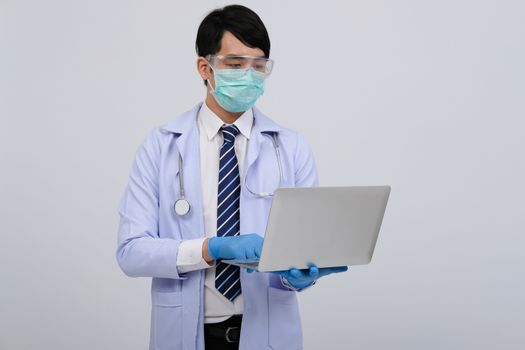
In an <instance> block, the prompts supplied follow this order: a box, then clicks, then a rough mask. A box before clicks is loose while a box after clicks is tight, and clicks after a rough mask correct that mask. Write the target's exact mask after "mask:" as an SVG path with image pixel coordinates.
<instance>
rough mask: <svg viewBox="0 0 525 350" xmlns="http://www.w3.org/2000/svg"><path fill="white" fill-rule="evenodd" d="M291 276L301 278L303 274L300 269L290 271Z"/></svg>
mask: <svg viewBox="0 0 525 350" xmlns="http://www.w3.org/2000/svg"><path fill="white" fill-rule="evenodd" d="M289 272H290V275H291V276H292V277H295V278H301V276H302V273H301V271H299V270H298V269H290V271H289Z"/></svg>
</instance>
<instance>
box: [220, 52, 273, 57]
mask: <svg viewBox="0 0 525 350" xmlns="http://www.w3.org/2000/svg"><path fill="white" fill-rule="evenodd" d="M223 56H240V57H242V56H249V57H255V58H266V56H265V55H259V56H252V55H240V54H238V53H229V54H226V55H223Z"/></svg>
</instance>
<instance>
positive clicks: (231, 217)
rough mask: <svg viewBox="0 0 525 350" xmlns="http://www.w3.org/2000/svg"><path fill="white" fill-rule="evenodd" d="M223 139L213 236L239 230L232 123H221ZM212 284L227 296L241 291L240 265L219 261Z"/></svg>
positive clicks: (238, 183) (238, 192)
mask: <svg viewBox="0 0 525 350" xmlns="http://www.w3.org/2000/svg"><path fill="white" fill-rule="evenodd" d="M221 131H222V135H223V137H224V143H223V144H222V147H221V151H220V160H219V186H218V198H217V237H225V236H238V235H239V234H240V213H239V199H240V194H241V181H240V174H239V166H238V164H237V157H236V156H235V135H237V134H238V133H239V129H237V127H236V126H235V125H233V124H232V125H223V126H222V127H221ZM215 288H217V290H218V291H219V292H221V293H222V294H223V295H224V296H225V297H226V298H228V299H229V300H233V299H235V297H237V295H239V294H240V293H241V280H240V268H239V267H237V266H233V265H229V264H225V263H223V262H219V263H218V264H217V266H216V270H215Z"/></svg>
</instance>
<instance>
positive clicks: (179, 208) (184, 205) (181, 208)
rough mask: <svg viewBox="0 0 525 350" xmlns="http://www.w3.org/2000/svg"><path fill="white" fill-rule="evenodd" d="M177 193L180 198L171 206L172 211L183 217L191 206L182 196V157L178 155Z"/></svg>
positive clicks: (183, 195)
mask: <svg viewBox="0 0 525 350" xmlns="http://www.w3.org/2000/svg"><path fill="white" fill-rule="evenodd" d="M179 193H180V198H179V199H177V200H176V201H175V203H174V204H173V210H175V213H176V214H177V215H179V216H184V215H186V214H188V213H189V212H190V209H191V205H190V202H188V200H187V199H186V196H185V194H184V171H183V170H182V156H181V154H180V153H179Z"/></svg>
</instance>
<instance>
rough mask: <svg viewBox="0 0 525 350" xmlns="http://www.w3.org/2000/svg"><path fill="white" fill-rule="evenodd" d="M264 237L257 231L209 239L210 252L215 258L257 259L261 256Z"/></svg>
mask: <svg viewBox="0 0 525 350" xmlns="http://www.w3.org/2000/svg"><path fill="white" fill-rule="evenodd" d="M263 241H264V240H263V238H262V237H261V236H259V235H258V234H256V233H250V234H246V235H239V236H228V237H212V238H210V239H208V254H209V255H210V256H211V257H212V258H213V259H214V260H217V259H239V260H247V259H255V258H259V257H260V256H261V250H262V245H263Z"/></svg>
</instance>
